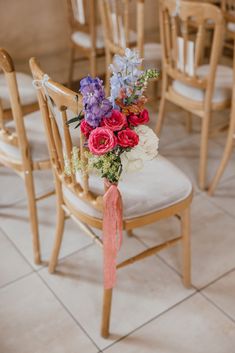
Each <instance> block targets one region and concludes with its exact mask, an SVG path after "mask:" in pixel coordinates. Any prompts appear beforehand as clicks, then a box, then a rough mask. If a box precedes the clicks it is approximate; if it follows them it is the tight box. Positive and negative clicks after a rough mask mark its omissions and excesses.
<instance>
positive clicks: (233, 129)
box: [208, 46, 235, 196]
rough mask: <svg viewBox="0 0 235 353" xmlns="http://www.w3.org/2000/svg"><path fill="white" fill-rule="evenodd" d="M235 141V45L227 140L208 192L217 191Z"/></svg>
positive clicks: (211, 193)
mask: <svg viewBox="0 0 235 353" xmlns="http://www.w3.org/2000/svg"><path fill="white" fill-rule="evenodd" d="M234 141H235V46H234V49H233V96H232V108H231V113H230V123H229V129H228V136H227V141H226V145H225V149H224V154H223V157H222V160H221V162H220V165H219V168H218V170H217V172H216V174H215V176H214V178H213V180H212V182H211V184H210V186H209V190H208V193H209V195H210V196H212V195H213V194H214V192H215V189H216V187H217V185H218V183H219V181H220V178H221V177H222V175H223V173H224V170H225V168H226V166H227V164H228V161H229V159H230V157H231V154H232V150H233V146H234Z"/></svg>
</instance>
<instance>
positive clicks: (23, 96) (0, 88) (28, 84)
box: [0, 70, 38, 120]
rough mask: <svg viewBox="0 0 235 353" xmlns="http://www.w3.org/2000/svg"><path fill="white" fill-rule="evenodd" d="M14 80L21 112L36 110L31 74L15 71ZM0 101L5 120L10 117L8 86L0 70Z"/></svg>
mask: <svg viewBox="0 0 235 353" xmlns="http://www.w3.org/2000/svg"><path fill="white" fill-rule="evenodd" d="M1 71H2V70H1ZM16 80H17V86H18V89H19V95H20V100H21V109H22V112H23V114H29V113H31V112H34V111H35V110H38V102H37V95H36V92H35V89H34V88H33V86H32V78H31V76H30V75H28V74H26V73H23V72H16ZM0 101H1V106H2V109H3V118H4V119H5V120H9V119H12V111H11V103H10V100H9V93H8V87H7V83H6V79H5V75H4V73H3V72H0Z"/></svg>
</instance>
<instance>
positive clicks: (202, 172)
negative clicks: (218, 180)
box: [199, 113, 211, 190]
mask: <svg viewBox="0 0 235 353" xmlns="http://www.w3.org/2000/svg"><path fill="white" fill-rule="evenodd" d="M210 116H211V113H207V115H205V116H204V117H203V120H202V132H201V145H200V162H199V187H200V188H201V189H202V190H205V187H206V185H205V184H206V174H207V155H208V139H209V124H210Z"/></svg>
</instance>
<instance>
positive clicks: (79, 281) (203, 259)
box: [0, 107, 235, 353]
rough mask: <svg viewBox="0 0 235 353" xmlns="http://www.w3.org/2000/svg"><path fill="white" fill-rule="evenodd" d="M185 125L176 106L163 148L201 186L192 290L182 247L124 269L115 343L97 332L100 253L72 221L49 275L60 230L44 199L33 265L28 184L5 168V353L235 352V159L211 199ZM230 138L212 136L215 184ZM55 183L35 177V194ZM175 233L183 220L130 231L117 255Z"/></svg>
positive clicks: (0, 175) (1, 201)
mask: <svg viewBox="0 0 235 353" xmlns="http://www.w3.org/2000/svg"><path fill="white" fill-rule="evenodd" d="M154 117H155V116H154V114H152V123H153V120H154ZM220 118H221V117H217V118H216V119H218V120H219V119H220ZM183 121H184V114H182V113H180V112H179V111H178V110H175V109H173V108H172V107H169V109H168V112H167V120H166V124H165V128H164V130H163V134H162V137H161V143H160V151H161V153H162V154H163V155H165V156H167V157H168V158H169V159H170V160H172V161H173V162H174V163H175V164H177V165H178V166H179V167H181V168H182V169H183V170H184V171H185V173H186V174H187V175H188V176H189V178H191V180H192V182H193V184H194V187H195V197H194V200H193V205H192V283H193V287H192V289H190V290H188V289H185V288H184V287H183V285H182V283H181V275H180V272H181V261H180V260H181V254H180V248H178V247H176V248H174V249H170V250H167V251H164V252H162V253H160V254H159V255H158V256H155V257H152V258H149V259H148V260H146V261H143V262H140V263H137V264H135V265H133V266H131V267H129V268H127V269H125V270H121V271H120V273H119V276H118V284H117V288H116V289H115V291H114V298H113V310H112V319H111V336H110V338H109V339H108V340H104V339H102V338H101V337H100V335H99V324H100V317H101V303H102V272H101V266H102V256H101V251H100V249H99V248H97V247H96V246H95V245H94V244H93V243H92V242H91V240H90V239H89V238H86V237H85V236H84V235H83V234H82V232H81V230H80V229H78V228H77V226H76V225H74V224H73V223H71V222H70V221H68V223H67V224H66V229H65V237H64V241H63V246H62V251H61V254H60V262H59V265H58V271H57V273H56V274H55V275H49V274H48V272H47V267H46V265H47V261H48V257H49V254H50V251H51V247H52V242H53V236H54V229H55V198H54V197H52V198H50V199H48V200H44V201H42V202H40V204H39V218H40V236H41V244H42V257H43V265H42V266H35V265H34V264H33V263H32V248H31V239H30V227H29V224H28V215H27V208H26V205H27V203H26V198H25V194H24V187H23V184H22V182H21V180H20V179H19V178H18V177H17V176H16V175H14V174H13V173H11V172H9V170H7V169H5V168H3V167H0V352H1V353H21V352H22V353H23V352H24V353H27V352H30V353H31V352H33V353H46V352H50V353H54V352H56V353H57V352H58V353H74V352H86V353H90V352H91V353H92V352H94V353H98V352H107V353H116V352H118V353H119V352H125V353H132V352H133V353H134V352H135V353H136V352H139V353H142V352H143V353H152V352H154V353H157V352H159V353H178V352H179V353H205V352H206V353H234V352H235V311H234V307H235V231H234V229H235V192H234V187H235V168H234V163H235V160H234V157H233V158H232V160H231V162H230V164H229V166H228V168H227V170H226V173H225V174H224V176H223V180H222V181H221V183H220V184H219V187H218V189H217V191H216V194H215V196H214V197H212V198H209V197H208V196H207V194H206V193H204V192H201V191H200V189H199V188H198V186H197V171H198V157H199V144H200V134H199V133H198V131H199V124H198V122H197V121H195V123H194V133H193V134H192V135H188V133H187V132H186V130H185V128H184V125H183ZM195 131H196V132H195ZM224 141H225V134H223V135H221V136H218V137H216V138H214V139H213V140H211V142H210V152H209V159H208V180H209V179H210V178H211V177H212V176H213V174H214V172H215V170H216V168H217V166H218V163H219V159H220V158H221V155H222V152H223V145H224ZM52 186H53V183H52V181H51V177H50V174H48V173H47V174H46V175H45V174H44V175H43V176H41V177H40V176H37V190H38V194H40V193H41V192H42V191H43V190H47V189H50V188H51V187H52ZM178 231H179V229H178V223H177V220H176V219H170V220H167V221H161V222H159V223H157V224H154V225H151V226H147V227H144V228H142V229H137V230H136V231H135V236H134V237H133V238H127V237H125V242H124V244H123V247H122V251H121V253H120V258H124V257H126V256H128V255H130V254H134V253H135V252H138V251H140V250H141V249H143V248H146V247H149V246H151V245H152V244H156V243H160V242H161V241H162V240H163V239H167V238H171V237H172V236H173V235H174V234H175V232H178Z"/></svg>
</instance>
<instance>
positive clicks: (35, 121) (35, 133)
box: [0, 110, 49, 162]
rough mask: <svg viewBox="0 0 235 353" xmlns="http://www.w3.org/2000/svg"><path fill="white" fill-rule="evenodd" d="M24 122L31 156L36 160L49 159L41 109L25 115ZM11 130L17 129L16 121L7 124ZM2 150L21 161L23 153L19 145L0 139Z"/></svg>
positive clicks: (0, 149) (0, 148)
mask: <svg viewBox="0 0 235 353" xmlns="http://www.w3.org/2000/svg"><path fill="white" fill-rule="evenodd" d="M24 124H25V129H26V134H27V138H28V141H29V145H30V151H31V157H32V159H33V160H34V161H35V162H36V161H45V160H49V152H48V149H47V143H46V136H45V132H44V127H43V123H42V118H41V113H40V111H39V110H38V111H36V112H33V113H30V114H28V115H25V116H24ZM6 127H7V129H8V130H9V131H10V132H14V131H15V122H14V121H10V122H9V123H7V124H6ZM0 151H2V152H4V153H5V154H7V155H8V156H9V157H10V158H12V159H14V160H17V161H20V160H21V153H20V150H19V148H18V147H15V146H13V145H10V144H8V143H5V142H3V141H1V140H0Z"/></svg>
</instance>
